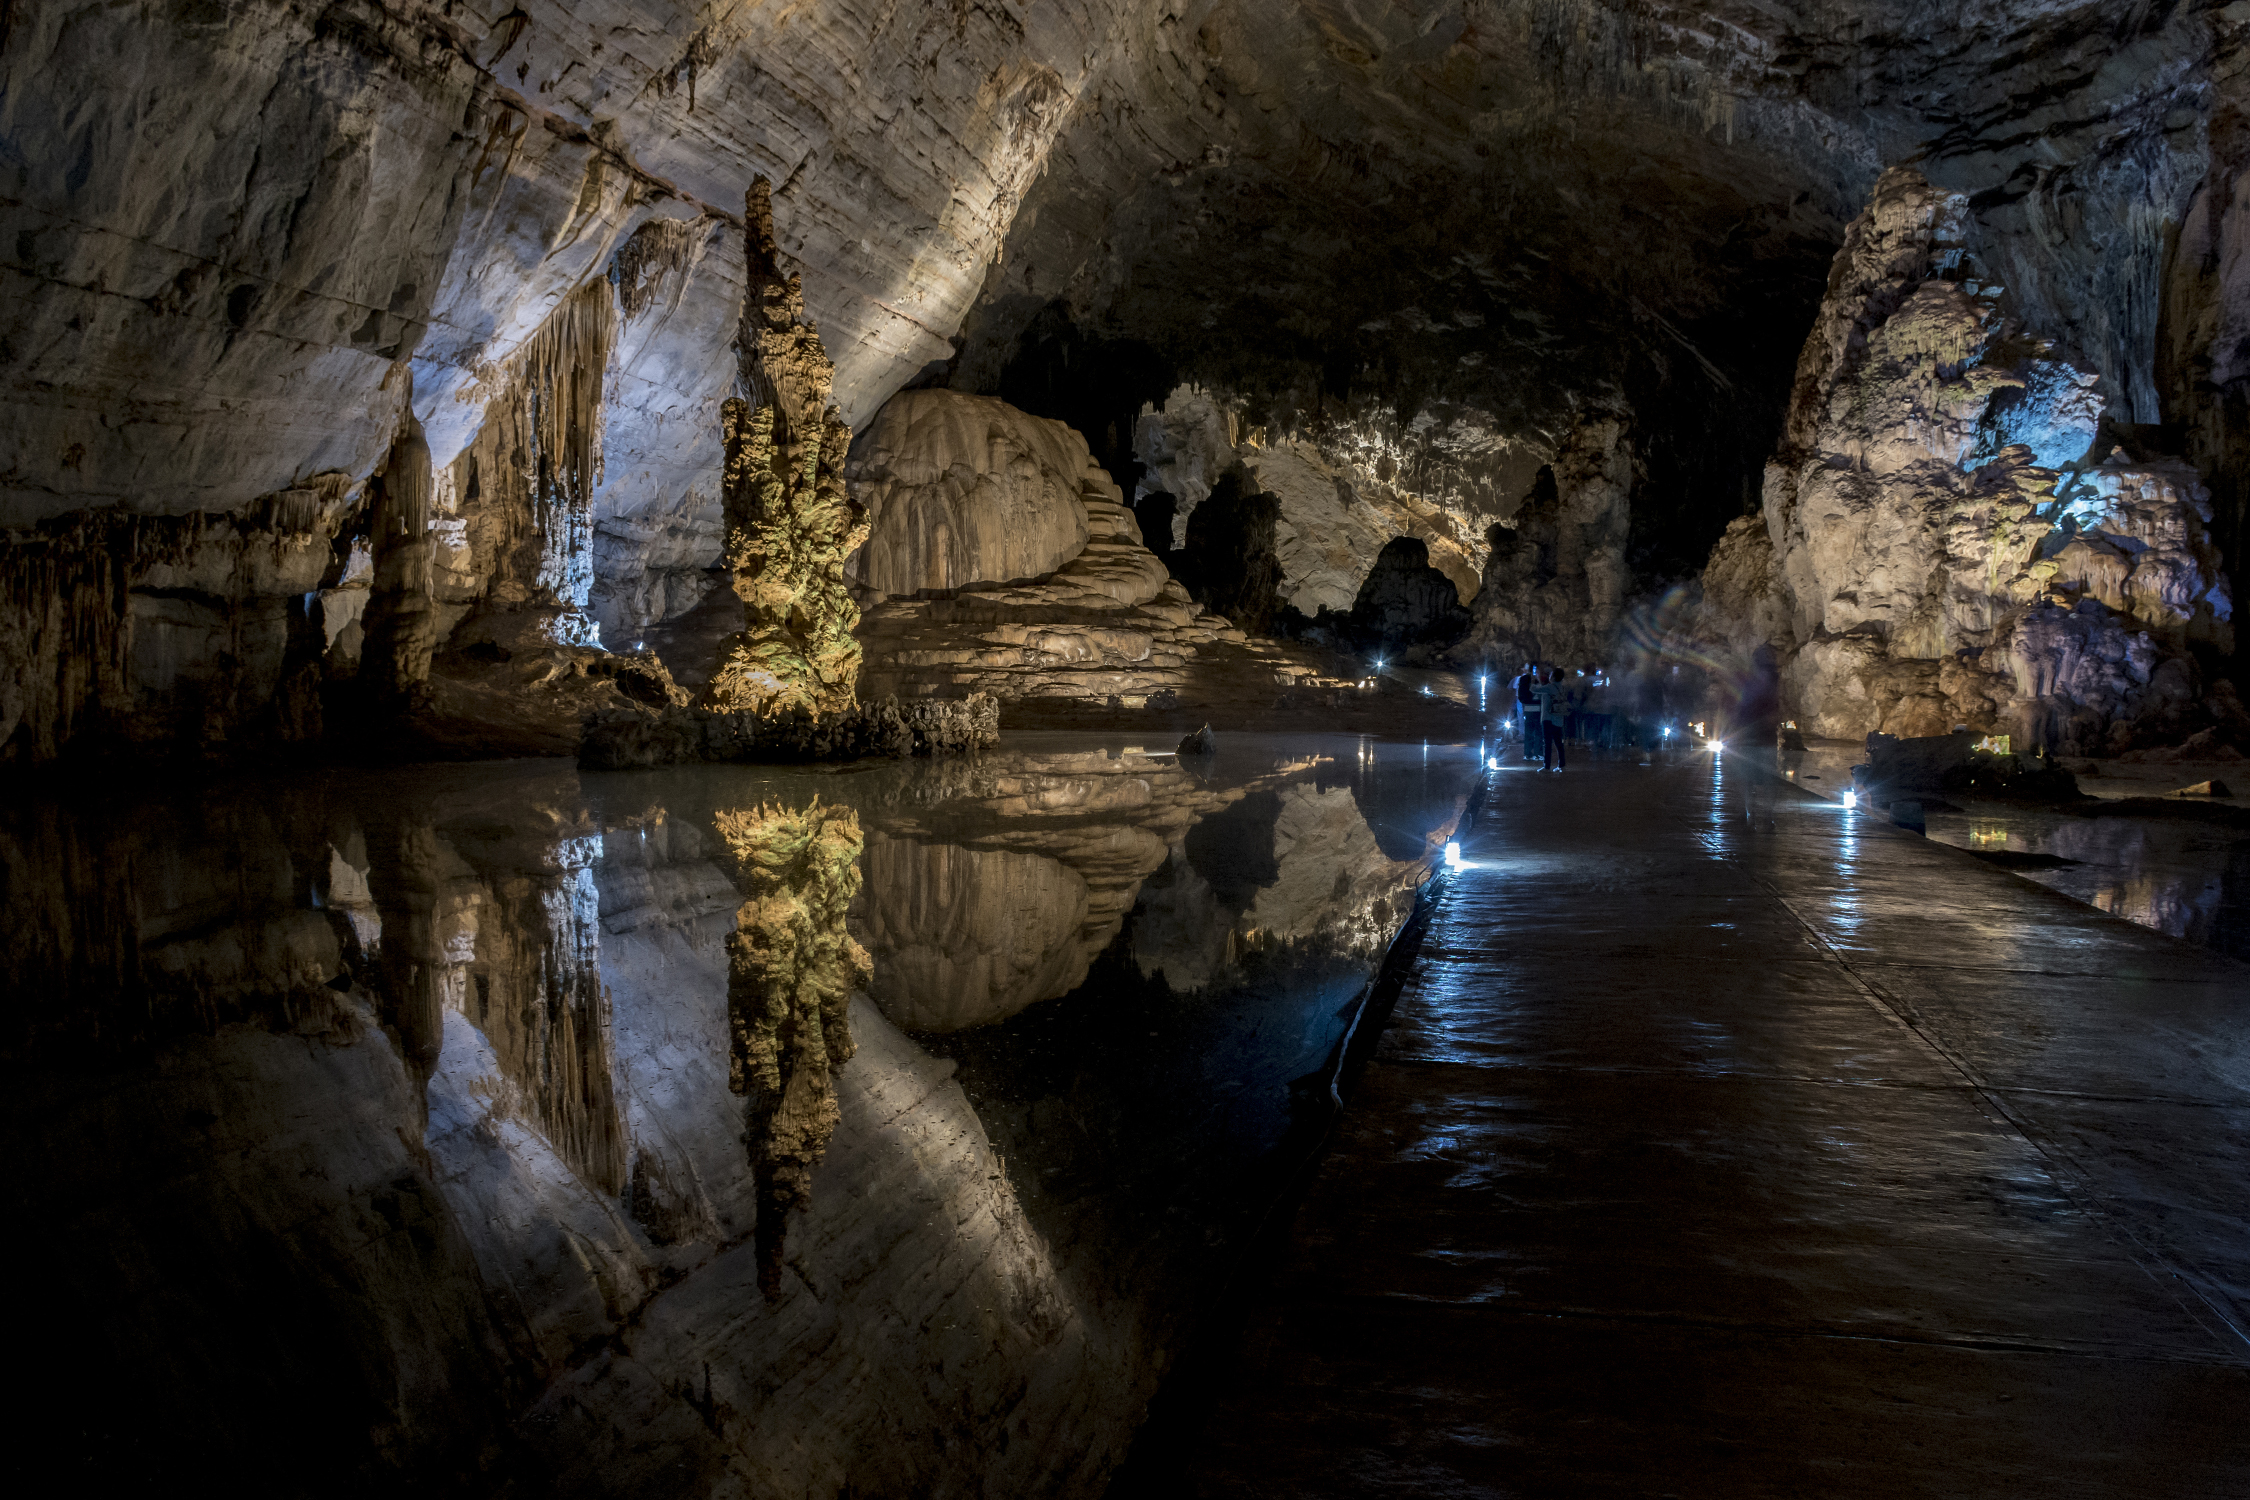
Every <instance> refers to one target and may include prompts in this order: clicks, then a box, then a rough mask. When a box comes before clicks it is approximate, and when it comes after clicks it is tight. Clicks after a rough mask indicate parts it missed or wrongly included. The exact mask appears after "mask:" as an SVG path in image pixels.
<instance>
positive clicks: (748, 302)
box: [703, 177, 867, 719]
mask: <svg viewBox="0 0 2250 1500" xmlns="http://www.w3.org/2000/svg"><path fill="white" fill-rule="evenodd" d="M743 221H744V224H745V226H746V227H745V233H746V234H747V236H748V241H747V242H748V250H747V253H746V255H745V262H746V264H747V266H748V268H749V272H748V279H747V283H746V285H745V288H744V291H743V297H742V332H741V334H740V343H739V347H740V350H741V356H742V383H743V385H744V387H745V388H746V389H747V390H748V391H749V392H750V399H748V400H746V401H729V402H728V403H727V404H726V407H725V409H724V411H723V412H722V421H723V430H724V435H725V436H724V441H725V447H726V460H727V461H726V473H725V476H724V478H723V479H722V481H721V487H722V491H723V494H724V496H725V501H726V557H727V567H728V570H729V571H730V572H731V573H732V574H733V582H734V591H735V593H736V594H737V595H738V596H739V597H740V598H741V600H742V603H743V606H744V611H745V614H746V617H747V618H746V620H745V628H744V629H743V631H742V633H741V634H740V635H738V636H736V637H734V638H733V639H732V640H730V641H728V642H726V643H725V645H724V646H722V647H721V649H720V658H719V665H718V668H717V670H716V671H715V672H714V673H713V674H712V677H711V681H710V683H709V684H708V685H707V686H706V687H705V688H704V692H703V702H704V706H706V707H708V708H711V709H713V710H715V711H717V712H720V713H754V714H758V715H761V716H766V715H772V714H776V713H789V712H796V711H802V712H806V713H810V714H811V715H812V716H813V717H814V718H816V719H817V718H824V717H827V716H829V715H832V714H840V713H842V712H844V711H845V710H847V709H848V708H849V707H850V706H851V704H852V702H853V698H852V690H853V688H854V686H855V685H856V684H857V683H858V681H859V659H860V653H859V642H858V641H857V640H855V639H854V638H853V636H852V627H853V626H855V625H857V624H858V623H859V607H858V605H857V604H855V603H854V602H853V600H852V597H851V593H850V591H849V590H848V589H847V588H846V587H845V584H844V560H845V559H846V558H847V557H849V556H850V555H851V554H852V552H853V550H854V549H856V548H857V547H858V546H859V545H860V544H861V543H862V542H864V541H865V540H866V539H867V523H866V521H865V520H864V519H863V517H862V515H861V512H860V509H859V507H858V506H857V505H855V504H854V503H853V501H852V499H851V496H850V495H849V493H847V491H846V489H845V486H844V473H843V470H844V454H845V450H846V449H847V448H848V447H849V446H850V444H851V436H852V434H851V429H850V428H849V427H847V426H846V425H845V424H844V419H843V417H842V416H841V415H840V414H839V413H838V411H837V409H836V407H835V406H834V405H833V404H832V403H831V402H830V400H829V396H830V388H831V386H832V385H833V383H834V379H835V366H834V365H832V364H831V363H830V362H829V359H828V351H827V350H826V349H824V348H822V347H821V342H820V333H819V331H818V330H817V329H815V328H814V327H813V326H812V325H811V324H810V323H808V322H807V321H806V320H805V298H804V281H803V278H802V277H800V276H790V277H787V278H784V277H783V276H782V274H781V265H780V262H779V260H778V258H777V257H778V256H779V254H780V251H779V248H778V246H777V245H776V244H775V241H774V229H773V193H772V186H771V184H769V183H768V182H767V181H766V180H765V179H764V178H763V177H760V178H758V179H757V180H756V181H755V182H754V183H752V184H751V187H750V193H749V196H748V199H747V201H746V203H745V206H744V208H743Z"/></svg>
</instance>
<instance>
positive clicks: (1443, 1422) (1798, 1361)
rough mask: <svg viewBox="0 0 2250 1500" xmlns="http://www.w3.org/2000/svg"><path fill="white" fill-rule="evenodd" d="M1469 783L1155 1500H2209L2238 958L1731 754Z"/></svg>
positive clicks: (2245, 1239)
mask: <svg viewBox="0 0 2250 1500" xmlns="http://www.w3.org/2000/svg"><path fill="white" fill-rule="evenodd" d="M1491 779H1492V783H1493V786H1492V791H1491V795H1490V798H1489V801H1488V803H1487V805H1486V810H1485V812H1484V814H1483V816H1482V818H1481V820H1480V821H1479V823H1478V824H1477V826H1476V828H1475V830H1474V831H1473V833H1472V834H1471V836H1470V837H1469V838H1468V839H1467V841H1466V842H1465V843H1464V846H1463V851H1462V852H1463V856H1464V859H1465V865H1464V867H1463V868H1462V869H1460V870H1458V871H1456V872H1455V873H1453V874H1452V875H1451V877H1450V878H1449V881H1448V884H1447V888H1446V889H1445V891H1444V892H1443V894H1442V895H1441V896H1440V897H1439V898H1438V901H1437V904H1436V907H1435V910H1434V912H1433V914H1432V918H1431V924H1430V927H1429V929H1428V931H1427V934H1426V937H1425V939H1424V942H1423V944H1422V947H1421V950H1420V953H1419V956H1418V958H1417V960H1416V962H1415V965H1414V968H1413V971H1412V973H1411V975H1410V977H1409V978H1408V980H1407V983H1406V986H1405V988H1404V990H1403V992H1402V993H1401V994H1400V997H1399V1000H1398V1003H1397V1005H1396V1007H1395V1009H1394V1010H1393V1011H1392V1013H1391V1016H1390V1020H1389V1024H1388V1027H1387V1029H1386V1030H1385V1031H1384V1032H1383V1034H1382V1035H1381V1037H1380V1038H1379V1040H1378V1041H1377V1042H1376V1044H1375V1046H1374V1048H1373V1053H1372V1056H1371V1057H1370V1059H1369V1060H1368V1062H1367V1064H1366V1067H1365V1069H1364V1072H1363V1073H1361V1075H1360V1076H1359V1078H1358V1080H1357V1083H1356V1087H1355V1088H1354V1089H1353V1091H1352V1092H1351V1094H1350V1095H1349V1098H1348V1104H1347V1108H1346V1111H1345V1114H1344V1117H1343V1119H1342V1121H1341V1123H1340V1124H1339V1126H1338V1129H1337V1134H1336V1138H1335V1140H1334V1142H1333V1144H1332V1147H1331V1149H1330V1152H1329V1154H1328V1156H1327V1158H1326V1159H1325V1161H1324V1163H1323V1164H1322V1166H1321V1167H1320V1169H1319V1171H1318V1173H1317V1175H1316V1177H1315V1178H1314V1180H1313V1181H1312V1183H1311V1185H1310V1187H1309V1189H1308V1190H1307V1196H1306V1199H1305V1201H1304V1203H1303V1205H1302V1206H1301V1208H1300V1210H1299V1211H1298V1215H1297V1218H1296V1221H1295V1223H1294V1226H1293V1228H1291V1229H1290V1230H1289V1231H1288V1232H1287V1239H1286V1243H1285V1245H1284V1246H1283V1247H1282V1249H1281V1252H1280V1254H1279V1256H1278V1260H1277V1263H1276V1265H1275V1267H1274V1269H1273V1271H1272V1273H1271V1275H1270V1278H1269V1279H1268V1280H1267V1281H1266V1283H1265V1284H1264V1285H1263V1286H1261V1287H1258V1288H1256V1289H1254V1290H1252V1291H1251V1292H1249V1293H1248V1294H1247V1295H1246V1297H1245V1304H1246V1310H1244V1311H1243V1312H1242V1313H1241V1314H1240V1315H1241V1316H1242V1317H1243V1319H1244V1320H1245V1328H1244V1332H1243V1335H1242V1342H1241V1347H1240V1350H1239V1352H1238V1354H1237V1356H1236V1357H1235V1359H1234V1362H1233V1364H1232V1365H1231V1367H1230V1368H1229V1369H1228V1371H1227V1372H1226V1373H1225V1374H1223V1375H1221V1376H1219V1377H1217V1389H1216V1390H1214V1391H1213V1392H1211V1394H1210V1399H1209V1401H1208V1403H1207V1404H1206V1407H1205V1409H1206V1410H1207V1411H1208V1417H1207V1419H1206V1420H1205V1421H1204V1423H1203V1425H1202V1436H1201V1438H1200V1439H1199V1440H1198V1445H1197V1446H1196V1447H1195V1449H1194V1450H1193V1454H1192V1457H1191V1459H1190V1460H1189V1462H1190V1467H1191V1470H1192V1479H1193V1488H1195V1489H1196V1490H1198V1491H1200V1492H1201V1493H1205V1494H1211V1495H1249V1494H1258V1495H1343V1494H1350V1495H1377V1494H1400V1495H1406V1494H1415V1495H1431V1494H1444V1495H1471V1494H1476V1495H1483V1494H1636V1495H1638V1494H1647V1495H1720V1494H1724V1495H1730V1496H1742V1495H1807V1494H1822V1495H1837V1494H1853V1495H1856V1494H1869V1495H1873V1494H1882V1495H1899V1494H1911V1495H1938V1494H1943V1495H1979V1496H1990V1495H2003V1494H2033V1493H2038V1494H2051V1495H2059V1494H2087V1495H2094V1494H2099V1495H2142V1494H2145V1495H2165V1496H2186V1495H2231V1496H2239V1495H2243V1494H2250V1422H2246V1421H2245V1420H2244V1416H2245V1414H2246V1413H2250V1342H2246V1341H2245V1337H2244V1329H2245V1328H2246V1327H2250V966H2246V965H2244V964H2242V963H2240V962H2238V961H2235V960H2232V959H2229V958H2227V957H2225V956H2224V955H2221V954H2215V953H2211V952H2208V951H2204V950H2201V949H2197V948H2194V947H2191V946H2189V945H2187V944H2185V943H2182V942H2179V941H2176V940H2174V939H2171V938H2167V937H2164V936H2162V935H2161V934H2157V933H2152V932H2148V931H2146V930H2144V929H2142V928H2140V927H2136V926H2134V925H2132V924H2131V923H2128V922H2125V921H2122V920H2119V919H2116V918H2113V917H2109V916H2106V915H2104V914H2102V913H2100V912H2096V911H2094V910H2092V909H2090V908H2088V907H2085V906H2081V905H2079V904H2078V903H2076V902H2073V901H2070V900H2068V899H2066V898H2064V897H2062V896H2059V895H2056V894H2054V893H2053V892H2050V891H2047V890H2044V889H2042V888H2039V887H2037V886H2035V885H2032V884H2031V883H2029V882H2027V881H2023V880H2020V879H2017V878H2015V877H2012V876H2011V875H2009V874H2007V873H2005V872H2003V871H2000V870H1996V869H1993V868H1991V867H1989V866H1986V865H1983V864H1980V863H1979V862H1977V861H1976V860H1974V859H1972V858H1970V857H1969V856H1967V855H1965V854H1963V853H1961V852H1960V851H1957V850H1954V849H1950V848H1946V847H1944V846H1941V845H1936V844H1932V843H1930V842H1928V841H1926V840H1923V839H1921V838H1918V837H1915V836H1913V835H1911V834H1907V833H1904V832H1902V831H1900V830H1897V829H1894V828H1891V827H1889V826H1888V825H1886V824H1882V823H1878V822H1874V821H1870V820H1868V819H1865V818H1856V817H1850V816H1847V815H1846V814H1844V813H1843V812H1842V811H1841V810H1840V809H1839V808H1838V807H1837V806H1836V805H1835V804H1833V803H1828V802H1823V801H1820V800H1816V799H1815V798H1812V797H1809V796H1805V795H1803V794H1801V793H1799V792H1797V791H1796V790H1794V789H1787V788H1784V789H1781V790H1780V791H1779V793H1778V795H1777V796H1776V797H1775V798H1774V801H1773V804H1772V816H1771V818H1770V820H1764V821H1763V822H1762V826H1758V827H1750V826H1746V824H1745V822H1744V820H1743V817H1742V804H1741V797H1740V793H1741V791H1742V789H1743V787H1744V785H1745V784H1746V782H1748V781H1749V780H1750V779H1751V778H1750V776H1749V774H1748V773H1747V772H1746V771H1745V770H1744V769H1743V768H1742V767H1741V766H1740V765H1738V764H1734V763H1731V762H1730V763H1729V764H1727V765H1725V766H1722V767H1719V768H1716V769H1715V768H1714V767H1713V766H1712V764H1711V763H1710V761H1709V759H1708V758H1698V759H1692V760H1688V761H1684V762H1682V763H1679V764H1676V765H1671V766H1662V765H1658V766H1643V765H1640V764H1636V763H1624V762H1610V763H1597V764H1593V765H1590V766H1584V767H1575V766H1574V767H1573V768H1572V769H1571V770H1570V771H1569V772H1567V773H1566V774H1564V775H1560V776H1545V775H1539V774H1535V773H1533V772H1531V771H1528V770H1524V769H1519V768H1517V767H1516V766H1515V765H1514V764H1513V763H1512V762H1511V763H1510V764H1509V765H1508V767H1507V768H1506V769H1504V770H1500V771H1496V772H1494V773H1492V777H1491Z"/></svg>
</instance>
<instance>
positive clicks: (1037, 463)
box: [846, 391, 1092, 594]
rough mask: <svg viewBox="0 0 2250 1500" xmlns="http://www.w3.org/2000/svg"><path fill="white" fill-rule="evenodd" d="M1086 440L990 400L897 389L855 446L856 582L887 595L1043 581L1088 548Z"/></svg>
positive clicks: (850, 471) (851, 567) (851, 470)
mask: <svg viewBox="0 0 2250 1500" xmlns="http://www.w3.org/2000/svg"><path fill="white" fill-rule="evenodd" d="M1086 464H1087V457H1086V443H1085V440H1084V439H1082V438H1080V437H1079V436H1078V434H1076V433H1074V432H1072V431H1071V430H1070V429H1069V428H1067V427H1065V426H1063V424H1062V423H1060V422H1054V421H1046V420H1042V419H1040V418H1038V417H1030V416H1026V415H1024V414H1023V413H1022V412H1020V411H1017V410H1016V409H1015V408H1014V407H1012V406H1009V405H1008V404H1007V403H1006V402H1004V401H997V400H994V399H992V398H991V397H989V396H963V395H959V394H956V393H955V392H952V391H902V392H900V393H899V394H898V395H896V396H894V397H892V398H891V399H890V400H889V401H887V402H885V403H884V404H883V409H882V410H881V411H879V412H877V413H876V415H875V420H874V421H873V422H872V423H870V424H869V425H868V426H867V428H866V429H865V430H863V431H862V432H861V433H860V434H859V436H858V437H857V438H856V439H854V440H853V443H852V456H851V462H850V464H849V466H848V468H847V469H846V473H847V475H848V477H849V479H850V481H851V488H852V496H853V498H854V499H855V500H857V501H858V502H859V504H860V505H861V506H863V507H865V509H866V511H867V522H868V529H867V542H866V545H864V546H863V547H861V548H860V549H859V551H857V552H856V553H854V554H853V555H852V559H851V562H850V563H849V564H848V566H847V569H846V571H847V574H848V576H849V577H850V578H851V580H852V582H854V583H856V584H858V585H860V586H861V587H863V588H867V589H872V590H874V591H876V592H877V593H883V594H913V593H919V592H921V591H922V590H925V589H938V590H943V589H958V588H966V587H971V586H973V585H976V584H980V583H986V584H990V583H1008V582H1012V581H1015V580H1018V579H1030V578H1041V577H1044V576H1046V575H1047V574H1050V573H1052V572H1054V571H1055V570H1056V569H1057V568H1060V567H1061V566H1062V565H1063V564H1064V563H1067V562H1069V561H1070V560H1071V559H1072V558H1074V557H1076V556H1078V554H1079V553H1081V552H1083V551H1084V550H1085V549H1086V543H1087V542H1088V541H1089V540H1090V539H1091V536H1092V533H1091V532H1089V531H1088V530H1087V527H1086V507H1085V504H1084V502H1083V501H1082V500H1081V499H1080V493H1079V492H1080V487H1081V482H1082V481H1083V479H1084V477H1085V474H1086Z"/></svg>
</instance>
